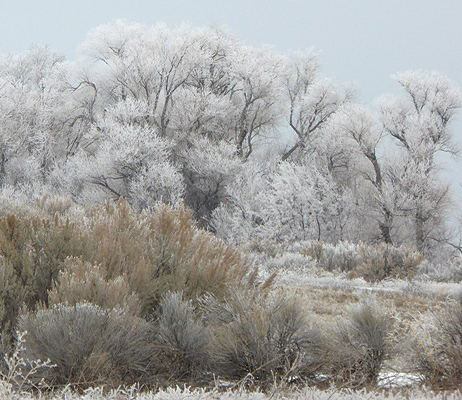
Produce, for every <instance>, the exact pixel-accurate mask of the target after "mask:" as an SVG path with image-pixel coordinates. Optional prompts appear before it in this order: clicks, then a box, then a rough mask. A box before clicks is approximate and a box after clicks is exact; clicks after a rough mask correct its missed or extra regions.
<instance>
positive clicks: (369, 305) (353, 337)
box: [329, 299, 392, 386]
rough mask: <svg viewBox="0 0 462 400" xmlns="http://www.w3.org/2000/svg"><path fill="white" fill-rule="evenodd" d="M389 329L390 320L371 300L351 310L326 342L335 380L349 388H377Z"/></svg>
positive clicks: (389, 346)
mask: <svg viewBox="0 0 462 400" xmlns="http://www.w3.org/2000/svg"><path fill="white" fill-rule="evenodd" d="M391 328H392V322H391V319H390V317H389V316H388V315H387V314H386V313H385V312H384V311H382V310H381V309H380V308H379V307H378V305H377V303H376V302H375V300H374V299H367V300H365V301H364V302H362V303H361V304H359V305H357V306H355V307H353V308H351V310H350V312H349V314H348V315H347V318H346V319H345V320H344V321H343V322H342V323H340V324H339V325H338V327H337V328H336V329H335V330H334V333H333V336H332V340H331V341H330V342H329V343H330V356H329V358H330V364H331V367H332V368H333V371H332V372H333V376H334V379H340V380H344V381H346V382H347V384H348V385H352V386H365V385H370V384H376V381H377V377H378V375H379V372H380V370H381V369H382V365H383V362H384V360H385V359H386V358H387V357H388V356H389V355H390V352H391V341H390V333H391Z"/></svg>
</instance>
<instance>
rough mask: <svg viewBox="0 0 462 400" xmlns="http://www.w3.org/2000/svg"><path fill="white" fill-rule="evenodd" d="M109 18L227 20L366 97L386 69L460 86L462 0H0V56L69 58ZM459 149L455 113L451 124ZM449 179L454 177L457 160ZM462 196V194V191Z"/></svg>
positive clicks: (386, 84)
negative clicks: (308, 52)
mask: <svg viewBox="0 0 462 400" xmlns="http://www.w3.org/2000/svg"><path fill="white" fill-rule="evenodd" d="M117 18H124V19H126V20H128V21H133V22H141V23H146V24H155V23H156V22H159V21H163V22H165V23H167V25H168V26H170V27H172V28H174V27H177V26H179V25H180V24H181V23H183V22H189V23H191V24H192V25H194V26H208V25H219V26H226V27H227V28H228V29H229V30H230V31H231V32H233V33H234V34H236V35H237V36H238V37H239V38H240V39H241V40H242V41H244V42H245V43H247V44H249V45H254V46H260V45H262V44H266V45H271V46H273V47H274V48H275V49H277V50H279V51H281V52H289V51H291V50H305V49H308V48H312V47H313V48H315V49H316V50H318V51H319V52H320V63H321V66H322V71H323V73H324V74H325V75H326V76H330V77H334V78H336V79H337V80H338V81H339V82H353V83H355V85H356V88H357V89H358V91H359V93H360V99H361V100H362V101H364V102H366V103H372V101H373V100H374V98H376V97H377V96H379V95H381V94H384V93H390V92H392V93H399V89H398V86H397V85H396V84H394V83H393V81H392V80H391V78H390V75H391V74H393V73H395V72H400V71H406V70H409V69H424V70H437V71H439V72H442V73H445V74H446V75H448V76H449V77H450V78H451V79H452V80H454V81H455V82H456V84H457V85H458V87H459V88H462V51H461V50H462V43H461V41H462V0H317V1H312V0H279V1H276V0H166V1H156V0H104V1H103V0H1V7H0V20H1V21H2V23H1V24H0V39H1V40H0V52H12V53H19V52H23V51H25V50H26V49H27V47H28V46H29V45H30V44H32V43H33V44H39V45H45V44H46V45H49V46H50V47H51V48H52V49H53V50H56V51H58V52H61V53H63V54H64V55H65V56H66V57H67V58H68V59H70V60H73V59H75V58H76V55H77V48H78V45H79V44H80V43H82V42H83V41H84V40H85V36H86V34H87V32H88V31H89V30H90V29H92V28H94V27H96V26H98V25H101V24H104V23H108V22H111V21H113V20H115V19H117ZM454 133H455V135H456V137H457V138H458V140H459V143H460V145H461V147H462V116H460V117H459V118H458V120H457V121H456V124H455V125H454ZM451 168H452V173H451V175H450V176H451V179H452V180H454V181H457V182H456V185H455V186H456V187H457V186H459V183H460V182H462V176H461V175H462V174H461V173H460V172H461V171H462V163H461V162H459V163H458V164H457V165H456V164H452V165H451ZM461 192H462V190H461Z"/></svg>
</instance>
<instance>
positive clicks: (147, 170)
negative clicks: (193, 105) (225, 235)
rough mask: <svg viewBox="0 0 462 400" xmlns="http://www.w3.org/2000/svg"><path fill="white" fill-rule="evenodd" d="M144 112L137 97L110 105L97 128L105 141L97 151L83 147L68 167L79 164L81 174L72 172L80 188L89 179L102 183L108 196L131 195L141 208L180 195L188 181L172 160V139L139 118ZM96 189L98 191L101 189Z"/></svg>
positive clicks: (96, 138) (174, 200) (95, 135)
mask: <svg viewBox="0 0 462 400" xmlns="http://www.w3.org/2000/svg"><path fill="white" fill-rule="evenodd" d="M142 114H143V109H142V107H140V105H139V104H138V103H136V102H133V101H126V102H124V103H123V104H117V105H115V106H114V107H113V108H111V109H109V110H108V111H107V113H106V116H105V118H104V120H102V121H101V123H100V124H99V126H98V127H95V128H93V131H92V133H91V135H92V136H93V138H94V139H93V140H94V141H95V142H98V143H99V146H98V147H97V148H96V150H95V151H94V153H93V154H92V153H90V152H81V153H80V154H78V155H77V156H76V157H74V158H73V160H72V162H70V163H68V165H67V168H68V169H71V170H72V169H75V170H79V173H78V175H77V176H75V175H74V176H71V177H70V179H72V180H74V188H76V186H75V185H77V186H78V185H79V184H81V182H82V180H83V181H84V182H85V181H86V182H89V183H91V184H92V185H96V187H98V188H100V189H101V190H103V191H104V192H105V193H106V195H107V196H110V197H115V198H118V197H120V196H123V197H126V198H127V199H129V201H130V202H131V203H132V205H134V206H136V207H137V208H145V207H151V206H153V205H155V203H156V202H158V201H162V202H166V203H172V204H176V203H177V202H178V201H179V199H180V198H181V195H182V193H183V181H182V177H181V175H180V174H179V172H178V171H177V169H176V168H175V167H173V166H172V165H171V164H170V162H169V160H168V157H169V154H170V150H169V148H170V147H169V146H170V145H169V142H168V141H166V140H165V139H162V138H160V137H159V136H158V135H157V134H156V133H155V132H154V131H153V130H152V129H151V128H149V127H145V126H142V125H141V124H139V120H140V118H141V119H142ZM79 175H80V177H81V179H79V178H78V176H79ZM88 194H89V193H88V191H87V192H86V195H87V196H88ZM94 194H95V195H96V196H98V195H97V192H95V193H94ZM95 200H99V199H98V198H96V199H94V200H93V201H95Z"/></svg>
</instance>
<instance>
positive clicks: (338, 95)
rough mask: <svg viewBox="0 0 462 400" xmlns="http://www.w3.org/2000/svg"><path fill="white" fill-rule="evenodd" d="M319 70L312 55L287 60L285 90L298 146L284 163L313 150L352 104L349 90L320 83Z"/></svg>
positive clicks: (288, 150) (328, 83) (291, 125)
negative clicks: (334, 119) (338, 115)
mask: <svg viewBox="0 0 462 400" xmlns="http://www.w3.org/2000/svg"><path fill="white" fill-rule="evenodd" d="M318 70H319V66H318V63H317V57H316V55H315V54H314V53H313V52H308V53H296V54H294V55H293V56H292V57H291V58H289V59H288V60H287V66H286V71H285V77H284V90H285V94H286V96H287V99H288V103H289V106H288V109H289V116H288V123H289V127H290V128H291V130H292V131H293V133H295V135H296V141H295V143H294V144H293V145H292V146H291V147H290V148H288V149H287V150H286V151H284V153H283V155H282V160H283V161H285V160H288V159H289V158H290V159H292V160H293V159H294V152H297V151H298V152H299V153H301V155H302V157H303V154H304V153H305V152H306V151H307V150H305V151H303V149H305V148H307V147H310V146H311V147H313V142H315V141H316V139H318V137H319V136H320V133H321V132H322V128H323V127H324V126H325V125H326V123H327V122H328V121H329V119H330V118H331V117H332V115H334V114H335V113H336V112H337V111H338V110H339V109H340V108H341V107H342V106H343V105H344V104H346V103H348V102H349V101H351V98H352V92H351V90H350V89H348V88H342V87H340V86H339V85H335V84H334V83H333V82H332V81H331V80H329V79H323V80H319V79H318V77H317V73H318Z"/></svg>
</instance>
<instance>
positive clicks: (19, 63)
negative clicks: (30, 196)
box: [0, 47, 80, 185]
mask: <svg viewBox="0 0 462 400" xmlns="http://www.w3.org/2000/svg"><path fill="white" fill-rule="evenodd" d="M70 68H71V66H70V64H69V63H67V62H66V61H65V60H64V57H63V56H61V55H59V54H56V53H55V52H53V51H51V50H50V49H48V48H46V47H44V48H42V47H31V48H30V49H29V50H28V51H27V52H25V53H24V54H19V55H9V54H6V55H3V56H2V57H1V58H0V141H1V146H0V184H2V185H4V184H14V185H19V184H26V183H34V182H35V183H37V182H41V183H45V182H46V181H47V178H48V175H49V174H50V172H51V171H52V170H53V169H54V168H55V166H56V163H57V161H58V160H59V159H60V158H63V157H66V156H67V155H68V154H69V153H70V151H71V147H72V144H71V142H72V138H73V137H74V136H75V135H76V131H77V130H79V129H80V127H78V126H76V125H75V124H73V120H74V117H75V102H74V98H73V96H72V91H71V90H70V87H69V85H68V77H69V73H70ZM77 134H78V133H77Z"/></svg>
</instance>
